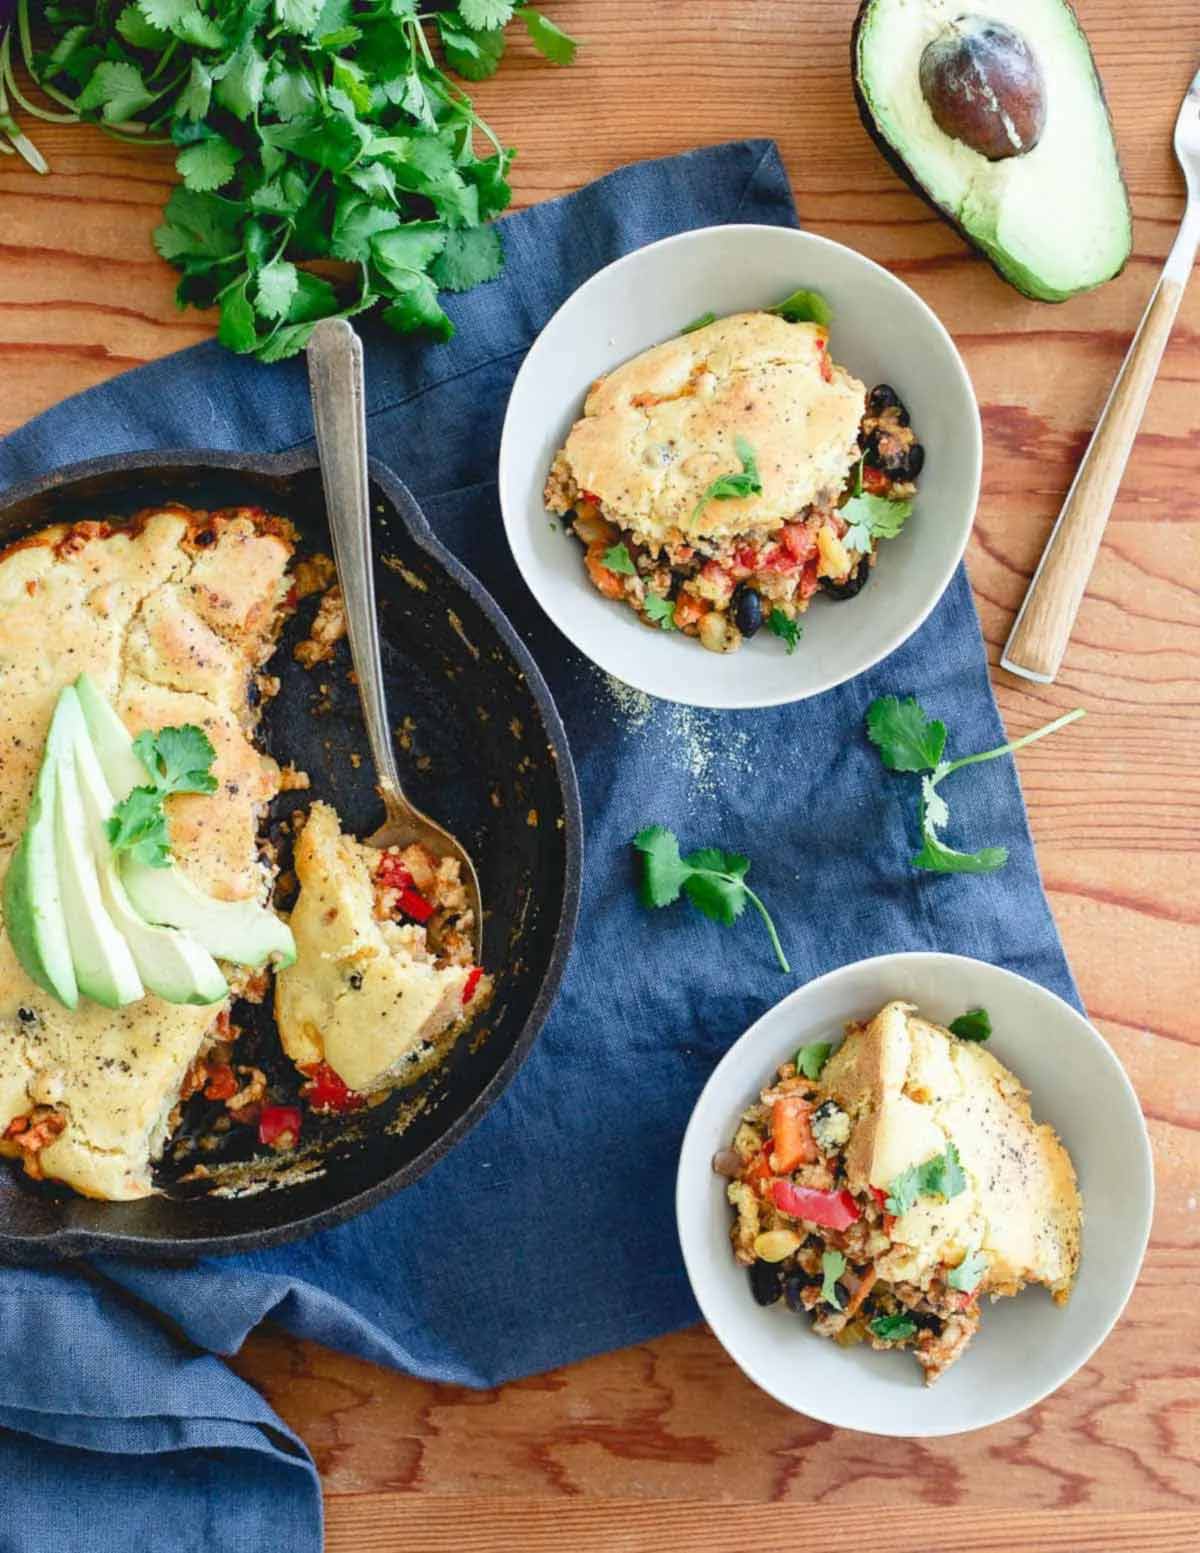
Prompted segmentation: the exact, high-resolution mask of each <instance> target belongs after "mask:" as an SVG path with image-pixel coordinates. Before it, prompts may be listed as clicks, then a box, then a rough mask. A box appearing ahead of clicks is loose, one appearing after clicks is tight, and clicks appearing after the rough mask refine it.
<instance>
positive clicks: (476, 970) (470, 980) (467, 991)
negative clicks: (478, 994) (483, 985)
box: [462, 965, 483, 1008]
mask: <svg viewBox="0 0 1200 1553" xmlns="http://www.w3.org/2000/svg"><path fill="white" fill-rule="evenodd" d="M482 975H483V966H482V965H473V966H472V967H471V970H470V973H469V974H468V976H467V979H466V981H464V982H463V990H462V1000H463V1007H464V1008H465V1007H466V1006H467V1004H468V1003H469V1002H470V1001H471V999H472V998H473V997H474V996H475V988H476V987H478V985H479V978H480V977H481V976H482Z"/></svg>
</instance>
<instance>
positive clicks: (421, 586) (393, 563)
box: [380, 555, 429, 593]
mask: <svg viewBox="0 0 1200 1553" xmlns="http://www.w3.org/2000/svg"><path fill="white" fill-rule="evenodd" d="M380 560H382V562H383V564H384V565H385V566H386V567H387V569H388V571H389V572H395V573H396V575H397V576H398V577H403V578H404V580H405V582H406V583H407V584H408V585H409V587H410V588H416V590H417V592H418V593H428V592H429V584H428V583H427V582H426V581H425V580H424V578H422V577H418V576H417V574H416V572H411V571H409V569H408V567H407V566H405V564H404V562H403V561H402V560H401V559H400V557H399V556H398V555H385V556H381V557H380Z"/></svg>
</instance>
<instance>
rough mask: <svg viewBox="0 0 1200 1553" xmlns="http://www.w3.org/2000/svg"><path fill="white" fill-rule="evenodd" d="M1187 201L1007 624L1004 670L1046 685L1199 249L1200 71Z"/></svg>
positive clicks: (1186, 141) (1185, 148) (1186, 120)
mask: <svg viewBox="0 0 1200 1553" xmlns="http://www.w3.org/2000/svg"><path fill="white" fill-rule="evenodd" d="M1175 155H1176V156H1177V157H1178V159H1179V164H1180V166H1181V167H1182V168H1183V175H1184V177H1185V179H1186V180H1187V193H1188V202H1187V208H1186V209H1185V210H1184V213H1183V221H1182V222H1181V224H1180V227H1179V233H1178V236H1177V237H1176V239H1175V242H1174V244H1173V245H1172V248H1171V252H1170V253H1169V254H1168V256H1167V262H1166V264H1165V265H1164V266H1163V272H1162V275H1161V276H1160V278H1159V282H1158V285H1157V286H1156V287H1155V288H1154V294H1153V295H1152V296H1151V298H1150V302H1149V304H1148V306H1147V308H1146V311H1145V312H1144V313H1143V314H1142V321H1141V323H1140V324H1139V325H1138V330H1137V333H1136V334H1135V335H1134V337H1133V343H1132V344H1131V345H1130V347H1129V352H1128V354H1127V355H1126V357H1125V360H1124V363H1123V364H1122V366H1121V370H1120V373H1119V374H1118V376H1117V380H1116V382H1115V383H1114V384H1113V387H1112V392H1111V393H1110V394H1109V396H1108V403H1107V404H1106V405H1105V406H1104V409H1103V411H1102V412H1101V415H1100V419H1099V421H1098V422H1097V424H1096V429H1095V431H1094V432H1093V433H1092V440H1091V441H1090V442H1089V443H1088V448H1087V452H1086V453H1085V454H1084V455H1083V462H1082V463H1081V464H1080V466H1079V468H1078V470H1077V471H1076V473H1075V479H1074V480H1073V481H1072V482H1071V488H1070V490H1069V491H1068V492H1067V499H1066V501H1065V502H1063V506H1062V511H1061V512H1060V513H1059V515H1058V521H1057V522H1056V523H1055V525H1054V529H1053V531H1052V533H1051V535H1050V538H1049V541H1048V542H1047V545H1046V548H1045V550H1044V551H1043V552H1042V559H1041V561H1040V563H1039V564H1038V569H1037V571H1036V572H1035V573H1034V575H1033V581H1032V582H1031V583H1030V585H1029V590H1028V592H1027V593H1026V594H1025V600H1024V603H1023V604H1022V605H1021V608H1020V610H1019V611H1018V613H1017V618H1016V620H1015V621H1014V622H1013V628H1012V630H1011V632H1010V633H1009V637H1008V643H1007V645H1006V646H1005V649H1004V655H1003V657H1002V658H1001V659H1000V663H1001V667H1003V668H1006V669H1009V670H1011V671H1012V673H1014V674H1021V675H1023V676H1024V677H1025V678H1026V679H1032V680H1037V681H1038V683H1039V684H1043V685H1048V684H1049V683H1050V682H1051V681H1052V680H1053V679H1054V677H1055V675H1056V674H1057V673H1058V670H1059V666H1060V665H1061V663H1062V660H1063V654H1064V653H1065V652H1066V650H1067V643H1068V641H1069V640H1070V637H1071V631H1072V629H1073V627H1074V625H1075V616H1076V615H1077V614H1078V612H1079V603H1080V600H1081V599H1082V598H1083V594H1084V589H1085V588H1086V587H1087V584H1088V578H1089V577H1090V576H1091V572H1092V566H1093V565H1094V563H1095V560H1096V552H1097V551H1098V550H1099V548H1100V541H1101V539H1102V538H1103V537H1104V528H1105V525H1106V524H1107V522H1108V515H1109V513H1110V512H1111V511H1112V506H1113V502H1114V501H1115V500H1116V495H1117V489H1118V487H1119V486H1120V484H1121V477H1122V475H1123V474H1124V473H1125V465H1126V463H1127V461H1128V459H1129V451H1130V449H1131V448H1132V446H1133V442H1134V438H1135V437H1136V436H1137V434H1138V428H1139V427H1140V426H1141V424H1142V415H1143V413H1144V411H1145V408H1146V401H1147V400H1148V399H1149V397H1150V390H1151V388H1153V386H1154V379H1155V377H1156V376H1157V373H1158V366H1159V362H1160V361H1161V360H1162V354H1163V351H1164V350H1165V349H1166V347H1167V340H1168V339H1169V338H1170V334H1171V326H1172V325H1173V324H1174V322H1175V315H1176V313H1177V312H1178V311H1179V304H1180V302H1181V301H1182V299H1183V291H1184V287H1185V286H1186V285H1187V282H1188V278H1189V276H1190V275H1191V272H1192V266H1193V265H1194V264H1195V262H1196V253H1197V249H1198V248H1200V72H1198V73H1197V74H1196V76H1195V77H1194V78H1193V80H1192V84H1191V87H1190V88H1189V90H1188V93H1187V95H1186V96H1185V97H1184V99H1183V104H1182V106H1181V107H1180V110H1179V117H1178V118H1177V119H1176V121H1175Z"/></svg>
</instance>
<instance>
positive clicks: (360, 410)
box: [308, 318, 483, 963]
mask: <svg viewBox="0 0 1200 1553" xmlns="http://www.w3.org/2000/svg"><path fill="white" fill-rule="evenodd" d="M308 383H309V388H310V390H311V392H312V407H313V424H314V426H315V427H316V433H317V454H318V456H319V458H320V460H321V483H322V485H323V486H324V488H325V509H326V512H327V513H328V516H329V532H330V535H331V536H332V539H333V559H334V562H335V564H336V566H337V574H338V581H339V582H340V583H341V586H342V597H343V598H344V600H345V604H346V630H347V634H348V636H349V638H350V655H351V657H352V658H353V660H354V673H355V676H356V678H357V680H358V693H359V696H360V698H361V700H362V709H363V718H364V719H365V721H366V725H367V740H368V742H369V743H370V746H371V758H372V760H373V761H374V762H375V775H376V778H377V788H378V792H379V796H380V797H381V798H382V799H383V804H384V808H385V809H386V810H387V819H386V820H385V821H384V822H383V824H382V825H381V826H380V827H379V829H378V830H377V831H376V832H375V833H374V835H372V836H368V837H367V838H366V843H365V845H367V846H369V847H379V848H383V847H393V846H399V847H404V846H408V845H409V843H410V842H414V841H419V842H420V843H421V844H422V845H423V846H426V847H428V848H429V850H430V851H431V852H433V853H434V854H435V855H436V856H438V857H456V858H457V859H458V861H459V863H460V864H461V865H462V881H463V884H464V885H465V887H466V891H467V901H468V904H469V906H470V908H471V910H472V912H473V913H474V918H475V927H474V943H475V960H476V963H478V962H479V961H480V958H481V954H482V949H483V902H482V900H481V899H480V895H479V877H478V875H477V874H476V872H475V865H474V863H473V862H472V861H471V856H470V853H469V852H468V851H467V849H466V848H465V847H464V846H463V844H462V842H461V841H459V839H458V838H457V836H452V835H451V834H450V832H449V831H448V830H445V829H444V828H443V827H442V826H441V825H439V824H437V823H436V821H434V820H431V819H430V818H429V816H428V815H427V814H423V813H422V812H421V810H420V809H418V808H416V806H415V805H414V804H412V803H410V802H409V800H408V799H407V798H406V797H405V796H404V789H403V788H402V787H401V786H400V774H399V772H398V771H397V769H396V755H395V750H394V748H393V745H392V734H391V728H390V725H389V723H388V715H387V701H386V698H385V695H384V689H383V666H382V662H381V659H380V653H379V620H378V617H377V615H376V613H375V577H374V573H373V571H372V560H371V503H370V486H369V483H368V477H367V417H366V408H365V401H366V395H365V389H364V381H363V353H362V341H361V340H360V339H359V338H358V336H357V335H356V334H355V332H354V330H353V329H352V328H351V327H350V325H349V324H348V323H347V322H346V321H345V319H340V318H327V319H323V320H322V321H321V322H320V323H319V324H318V325H317V326H316V328H315V329H314V330H313V332H312V338H311V340H310V341H309V345H308Z"/></svg>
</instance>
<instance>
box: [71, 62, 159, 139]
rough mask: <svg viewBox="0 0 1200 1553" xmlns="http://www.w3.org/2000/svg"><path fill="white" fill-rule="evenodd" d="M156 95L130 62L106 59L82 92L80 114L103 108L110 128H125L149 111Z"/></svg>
mask: <svg viewBox="0 0 1200 1553" xmlns="http://www.w3.org/2000/svg"><path fill="white" fill-rule="evenodd" d="M153 101H154V93H153V92H151V91H149V90H148V89H147V87H146V83H145V81H143V80H142V72H141V71H140V70H139V69H138V67H137V66H136V65H134V64H131V63H129V62H128V61H122V60H111V59H106V60H104V61H103V62H102V63H101V64H99V65H97V66H96V68H95V70H93V72H92V76H91V79H90V80H89V81H88V84H87V85H86V86H85V87H84V89H83V91H82V92H80V94H79V98H78V107H79V110H80V112H88V111H89V110H91V109H95V108H99V109H100V115H101V117H102V118H103V119H104V122H105V123H106V124H124V123H126V122H127V121H128V120H129V119H132V118H133V117H134V115H135V114H138V113H140V112H141V111H142V109H143V108H148V107H149V106H150V104H151V103H152V102H153Z"/></svg>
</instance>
